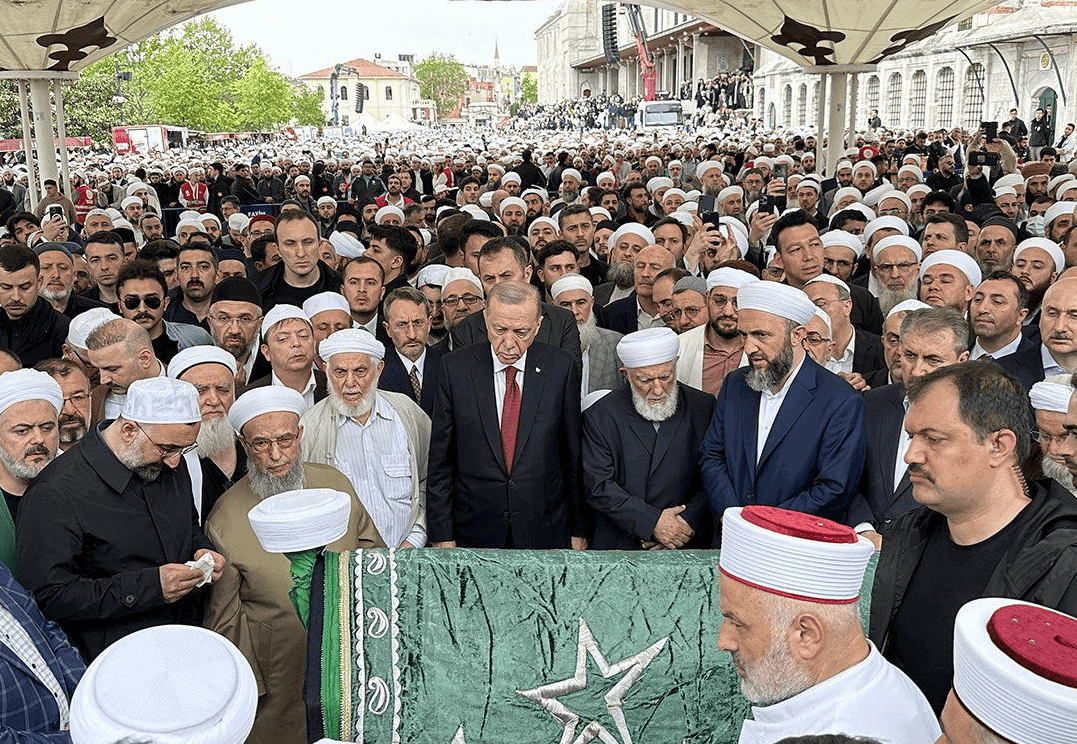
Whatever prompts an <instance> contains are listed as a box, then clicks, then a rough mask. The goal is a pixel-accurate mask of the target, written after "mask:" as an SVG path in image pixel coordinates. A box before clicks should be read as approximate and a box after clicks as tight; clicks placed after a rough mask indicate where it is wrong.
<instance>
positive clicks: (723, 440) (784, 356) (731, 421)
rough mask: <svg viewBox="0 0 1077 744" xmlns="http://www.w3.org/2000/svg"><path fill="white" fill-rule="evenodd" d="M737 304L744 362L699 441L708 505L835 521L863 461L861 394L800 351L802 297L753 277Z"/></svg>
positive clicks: (809, 313) (807, 311)
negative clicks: (757, 507)
mask: <svg viewBox="0 0 1077 744" xmlns="http://www.w3.org/2000/svg"><path fill="white" fill-rule="evenodd" d="M782 219H784V218H782ZM778 225H779V226H780V225H781V220H779V223H778ZM805 227H810V228H811V229H812V230H814V229H815V226H814V225H810V224H809V225H805ZM797 229H802V228H797ZM776 231H777V228H776ZM782 237H784V236H782ZM737 301H738V305H739V314H738V319H737V326H738V328H739V329H740V331H741V333H743V334H745V342H744V353H745V354H746V355H747V357H748V361H749V366H748V367H741V368H740V369H737V370H734V371H733V372H730V373H729V374H728V375H726V378H725V381H724V382H723V383H722V389H721V391H720V392H719V393H718V402H717V405H716V406H715V409H714V419H713V421H712V423H711V427H710V429H709V430H708V431H707V435H706V437H705V438H704V440H703V444H702V447H701V450H702V455H703V464H702V468H703V484H704V486H705V488H706V489H707V494H708V496H709V498H710V503H711V510H712V511H713V513H714V515H715V517H716V518H720V517H721V515H722V514H723V513H724V512H725V510H726V509H727V508H728V507H731V506H746V505H748V504H762V505H766V506H778V507H781V508H783V509H790V510H793V511H801V512H806V513H808V514H815V515H817V516H821V517H826V518H828V519H841V518H842V517H843V516H844V515H845V512H846V510H847V509H848V507H849V503H850V502H851V501H852V498H853V496H854V494H855V493H856V486H857V483H858V482H859V480H860V472H861V469H862V467H863V464H864V449H865V439H866V437H867V431H866V428H865V419H864V401H863V399H862V398H861V397H860V395H858V394H857V393H856V391H854V390H853V388H852V387H850V386H849V385H848V383H846V382H845V381H843V380H841V379H840V378H838V377H837V376H836V375H833V374H831V373H830V372H828V371H826V370H825V369H823V368H822V367H820V366H819V365H818V364H816V363H815V362H814V361H812V360H811V359H809V358H807V357H806V353H805V351H804V348H803V341H804V337H805V335H806V333H807V332H806V330H805V328H804V324H805V323H807V322H809V321H810V320H811V318H812V317H814V315H815V309H816V308H815V305H813V304H812V303H811V300H809V299H808V298H807V295H805V294H804V293H803V292H801V291H800V290H798V289H793V288H792V287H790V286H788V285H785V284H778V283H776V282H756V283H754V284H749V285H747V286H745V287H741V289H740V290H739V291H738V293H737Z"/></svg>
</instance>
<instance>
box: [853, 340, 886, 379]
mask: <svg viewBox="0 0 1077 744" xmlns="http://www.w3.org/2000/svg"><path fill="white" fill-rule="evenodd" d="M880 369H886V357H884V356H883V340H882V339H881V338H880V337H879V336H878V335H876V334H874V333H871V332H870V331H865V330H861V329H857V331H856V344H855V345H854V346H853V372H858V373H860V374H861V375H863V376H864V377H865V378H866V377H867V376H868V375H870V374H871V373H872V372H877V371H879V370H880Z"/></svg>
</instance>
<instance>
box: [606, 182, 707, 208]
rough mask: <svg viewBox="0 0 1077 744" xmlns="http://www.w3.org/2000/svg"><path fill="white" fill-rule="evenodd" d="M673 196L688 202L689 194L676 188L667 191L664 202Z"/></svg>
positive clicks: (663, 198)
mask: <svg viewBox="0 0 1077 744" xmlns="http://www.w3.org/2000/svg"><path fill="white" fill-rule="evenodd" d="M671 196H679V197H681V198H682V199H684V200H685V201H688V194H686V193H684V192H683V191H681V190H680V189H678V188H677V187H676V186H674V187H673V188H671V189H666V193H664V194H662V201H665V200H666V199H668V198H669V197H671ZM682 203H683V202H682ZM607 214H608V213H607Z"/></svg>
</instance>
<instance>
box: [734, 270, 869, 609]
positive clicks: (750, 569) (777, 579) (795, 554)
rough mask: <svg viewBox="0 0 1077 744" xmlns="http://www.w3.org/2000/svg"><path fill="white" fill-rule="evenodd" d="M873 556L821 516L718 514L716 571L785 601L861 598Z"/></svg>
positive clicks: (752, 511)
mask: <svg viewBox="0 0 1077 744" xmlns="http://www.w3.org/2000/svg"><path fill="white" fill-rule="evenodd" d="M760 284H774V285H775V286H785V285H780V284H777V283H776V282H760ZM741 302H742V305H741V307H742V309H743V300H742V301H741ZM814 314H815V306H814V305H812V315H813V316H814ZM810 318H811V316H809V320H810ZM805 322H807V321H805ZM874 552H875V548H874V547H872V544H871V542H870V541H869V540H868V539H867V538H866V537H863V536H860V535H857V534H856V532H854V531H853V529H852V528H851V527H847V526H845V525H841V524H838V523H837V522H832V521H830V520H829V519H824V518H823V517H816V516H814V515H811V514H805V513H803V512H795V511H788V510H786V509H779V508H777V507H773V506H745V507H739V506H734V507H730V508H728V509H726V510H725V513H724V514H723V515H722V551H721V555H720V557H719V560H718V569H719V571H721V572H722V573H723V574H725V575H726V576H727V577H729V578H730V579H733V580H734V581H739V582H741V583H743V584H747V585H748V586H751V587H753V588H755V589H759V590H762V591H764V592H768V593H771V594H777V595H779V596H781V597H786V598H788V599H795V600H801V601H805V602H825V603H828V604H851V603H853V602H855V601H856V600H857V599H858V598H859V596H860V587H861V585H862V584H863V582H864V570H865V569H866V568H867V566H868V561H870V560H871V556H872V554H873V553H874Z"/></svg>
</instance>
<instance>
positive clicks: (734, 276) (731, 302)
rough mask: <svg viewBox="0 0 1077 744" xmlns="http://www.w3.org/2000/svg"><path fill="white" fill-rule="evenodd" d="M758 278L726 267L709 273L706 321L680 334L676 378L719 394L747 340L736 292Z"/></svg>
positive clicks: (735, 367) (738, 361)
mask: <svg viewBox="0 0 1077 744" xmlns="http://www.w3.org/2000/svg"><path fill="white" fill-rule="evenodd" d="M757 281H759V278H758V277H756V276H752V275H751V274H749V273H748V272H747V271H742V270H741V269H735V268H733V267H732V266H723V267H722V268H719V269H715V270H714V271H712V272H710V273H709V274H708V275H707V322H706V323H704V324H703V325H701V326H698V327H696V328H692V329H691V330H688V331H685V332H684V333H683V334H681V337H680V357H679V361H678V362H677V379H678V380H679V381H680V382H682V383H684V384H685V385H690V386H692V387H694V388H696V389H697V390H702V391H704V392H707V393H710V394H711V395H714V396H717V395H718V391H720V390H721V389H722V382H723V381H724V380H725V378H726V375H728V374H729V373H730V372H732V371H733V370H735V369H737V367H739V366H740V362H741V357H742V356H743V354H744V339H743V338H742V337H741V335H740V331H739V330H738V329H737V292H738V291H739V290H740V288H741V287H744V286H746V285H748V284H752V283H754V282H757Z"/></svg>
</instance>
